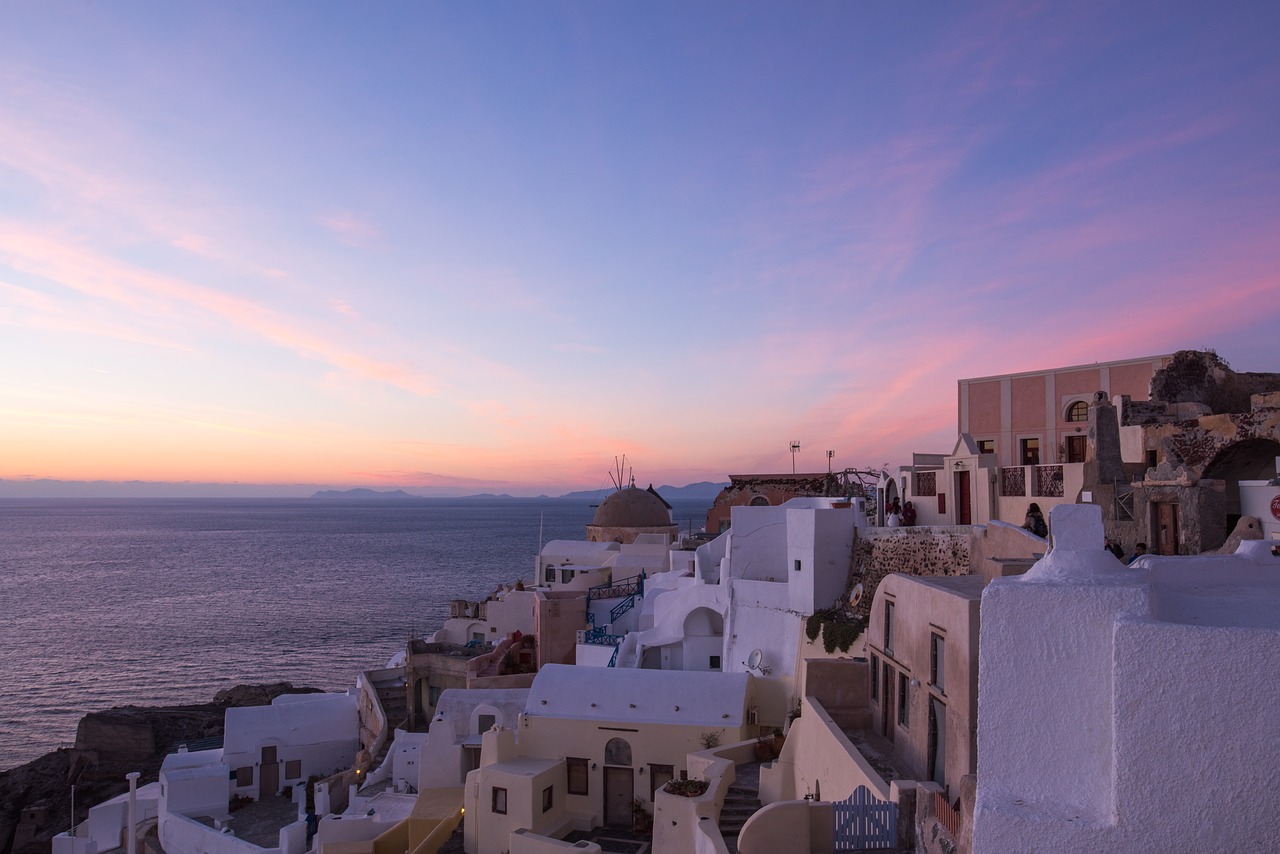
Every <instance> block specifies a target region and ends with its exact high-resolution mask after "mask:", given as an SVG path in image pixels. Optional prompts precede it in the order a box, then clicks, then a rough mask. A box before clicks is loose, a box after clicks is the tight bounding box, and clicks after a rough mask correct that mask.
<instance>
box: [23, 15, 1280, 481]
mask: <svg viewBox="0 0 1280 854" xmlns="http://www.w3.org/2000/svg"><path fill="white" fill-rule="evenodd" d="M1278 43H1280V4H1277V3H1275V2H1274V1H1273V0H1269V2H1228V3H1203V2H1196V3H1177V2H1158V3H1139V2H1124V3H1115V2H1106V3H1101V2H1099V3H1087V2H1071V3H1043V4H1041V3H1029V2H1011V3H1006V4H969V3H956V4H945V3H928V2H917V3H902V2H838V3H804V2H801V3H765V2H748V3H728V2H694V3H686V2H680V3H663V2H646V3H633V2H611V3H592V2H574V3H552V2H526V3H515V2H494V3H426V2H423V3H417V2H415V3H381V4H356V3H303V2H299V3H284V2H270V3H262V2H244V3H234V2H218V3H204V4H186V3H183V4H168V3H137V2H110V3H107V2H96V3H87V4H83V5H80V4H72V3H61V2H54V3H6V4H3V5H0V478H2V479H5V480H10V481H12V480H18V481H21V480H26V479H32V478H50V479H62V480H107V481H118V480H142V481H193V482H213V483H225V482H235V483H240V484H281V485H297V484H308V485H321V486H334V487H347V486H369V487H373V488H378V489H392V488H405V489H408V490H410V491H429V490H432V489H440V488H449V489H458V490H462V491H464V492H489V491H502V492H510V493H513V494H536V493H539V492H556V491H564V490H569V489H590V488H596V487H601V486H605V485H607V483H608V479H607V476H606V472H608V471H609V470H610V469H611V468H612V465H613V459H614V456H615V455H621V454H626V455H627V457H628V460H629V461H630V462H631V464H632V465H634V467H635V473H636V478H637V480H639V481H641V482H642V483H649V482H653V483H655V484H660V483H672V484H681V483H687V482H691V481H699V480H723V479H724V477H725V475H727V474H729V473H742V472H767V471H790V468H791V456H790V454H789V453H788V450H787V447H788V443H789V442H791V441H793V440H795V441H799V442H800V443H801V451H800V453H799V455H798V457H797V462H798V465H799V467H800V469H802V470H804V469H808V470H811V471H812V470H825V467H826V457H825V451H826V450H827V449H833V450H834V451H835V464H836V466H837V467H844V466H871V465H879V464H882V463H885V462H888V463H890V464H891V465H895V466H896V465H898V464H900V463H905V462H907V461H909V455H910V453H911V452H912V451H926V452H929V451H932V452H941V451H947V450H949V449H950V447H951V444H952V443H953V442H954V436H955V429H956V426H955V425H956V416H955V407H956V380H957V379H960V378H962V377H976V376H985V375H990V374H998V373H1008V372H1014V371H1024V370H1034V369H1039V368H1048V367H1055V366H1060V365H1074V364H1081V363H1088V362H1094V361H1106V360H1111V359H1121V358H1129V357H1134V356H1143V355H1149V354H1157V353H1165V352H1172V351H1174V350H1177V349H1182V348H1188V347H1194V348H1201V347H1211V348H1214V349H1216V350H1217V351H1218V352H1219V353H1220V354H1221V355H1222V356H1223V357H1224V358H1226V359H1227V360H1228V361H1229V362H1230V363H1231V365H1232V366H1233V367H1234V368H1236V369H1237V370H1255V371H1257V370H1272V371H1275V370H1280V346H1277V341H1280V50H1277V47H1276V45H1277V44H1278Z"/></svg>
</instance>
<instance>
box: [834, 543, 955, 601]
mask: <svg viewBox="0 0 1280 854" xmlns="http://www.w3.org/2000/svg"><path fill="white" fill-rule="evenodd" d="M974 530H975V529H974V528H973V527H972V526H969V525H958V526H941V525H937V526H932V525H925V526H920V527H912V528H858V529H857V532H856V534H857V536H856V539H855V540H854V542H853V569H854V575H855V580H858V581H861V582H862V601H863V602H865V603H866V606H867V607H870V605H871V602H872V600H874V599H875V594H876V587H877V586H879V584H880V579H882V578H884V577H885V576H886V575H889V574H890V573H894V572H901V573H905V574H907V575H922V576H947V575H968V574H970V573H971V572H972V568H971V566H970V538H971V537H972V536H973V531H974Z"/></svg>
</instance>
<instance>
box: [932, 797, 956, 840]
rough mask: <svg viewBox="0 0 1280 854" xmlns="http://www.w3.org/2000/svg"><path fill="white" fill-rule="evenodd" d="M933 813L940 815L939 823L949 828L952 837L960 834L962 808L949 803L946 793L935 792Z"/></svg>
mask: <svg viewBox="0 0 1280 854" xmlns="http://www.w3.org/2000/svg"><path fill="white" fill-rule="evenodd" d="M933 814H934V815H935V816H937V817H938V823H939V824H941V825H942V826H943V827H945V828H946V829H947V832H948V833H950V834H951V836H952V838H955V837H957V836H959V835H960V810H958V809H954V808H952V806H951V804H949V803H947V796H946V794H945V793H943V792H934V793H933Z"/></svg>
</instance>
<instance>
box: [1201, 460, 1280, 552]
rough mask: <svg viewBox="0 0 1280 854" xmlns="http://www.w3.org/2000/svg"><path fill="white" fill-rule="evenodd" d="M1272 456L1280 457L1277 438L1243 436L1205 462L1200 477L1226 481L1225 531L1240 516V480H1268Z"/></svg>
mask: <svg viewBox="0 0 1280 854" xmlns="http://www.w3.org/2000/svg"><path fill="white" fill-rule="evenodd" d="M1276 457H1280V442H1278V441H1276V440H1275V439H1265V438H1254V439H1244V440H1242V441H1239V442H1234V443H1232V444H1229V445H1226V446H1224V447H1223V448H1221V449H1220V450H1219V451H1218V453H1217V454H1216V455H1214V457H1213V459H1212V460H1210V461H1209V464H1208V465H1207V466H1205V469H1204V475H1203V477H1204V479H1206V480H1221V481H1223V482H1224V483H1225V484H1226V491H1225V494H1224V496H1223V497H1224V501H1225V508H1224V509H1225V510H1226V514H1227V530H1228V531H1230V530H1231V529H1232V528H1233V527H1234V526H1235V523H1236V521H1238V520H1239V518H1240V481H1242V480H1271V479H1272V478H1273V477H1275V476H1276Z"/></svg>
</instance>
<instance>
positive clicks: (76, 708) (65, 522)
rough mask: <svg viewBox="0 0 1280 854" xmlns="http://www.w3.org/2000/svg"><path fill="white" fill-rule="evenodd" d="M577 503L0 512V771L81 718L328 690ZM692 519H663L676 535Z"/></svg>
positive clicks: (490, 578) (561, 529)
mask: <svg viewBox="0 0 1280 854" xmlns="http://www.w3.org/2000/svg"><path fill="white" fill-rule="evenodd" d="M592 512H593V511H592V509H591V508H590V507H589V506H588V505H587V503H586V502H581V501H564V500H555V499H512V500H495V501H452V500H448V499H435V500H429V501H423V502H411V503H379V502H327V501H317V500H244V501H237V500H207V499H203V500H190V501H182V500H148V501H126V500H115V501H72V500H62V501H44V502H37V501H13V500H10V501H0V677H3V680H4V681H3V686H4V690H0V769H5V768H9V767H12V766H14V765H19V764H21V763H23V762H27V761H29V760H31V759H34V758H36V757H37V756H39V755H40V754H42V753H45V752H47V751H49V750H52V749H54V748H57V747H61V746H69V745H71V744H72V743H74V741H75V728H76V724H77V723H78V721H79V719H80V717H81V716H82V715H83V714H84V713H85V712H86V711H92V710H96V709H105V708H110V707H112V706H118V705H126V704H129V703H134V704H140V705H163V704H172V703H188V702H205V701H208V700H211V699H213V695H214V694H215V693H216V692H217V691H218V690H219V689H221V688H225V687H229V686H232V685H236V684H239V683H245V682H254V683H257V682H274V681H281V680H287V681H290V682H293V683H294V684H295V685H314V686H316V687H320V688H327V689H342V688H346V687H347V686H349V685H353V684H354V683H355V675H356V672H357V671H358V670H361V669H366V668H372V667H381V666H382V665H383V664H384V663H385V662H386V661H387V659H389V658H390V657H391V656H392V655H393V654H394V653H395V652H396V651H397V650H398V649H401V648H403V645H404V641H405V638H406V637H408V635H409V633H410V632H417V633H419V634H426V633H429V632H432V631H434V630H435V629H437V628H438V627H439V626H440V624H441V622H442V621H443V619H444V617H445V615H446V614H447V612H448V603H449V600H450V599H456V598H465V599H483V598H484V597H485V596H486V595H487V594H489V593H491V592H492V591H493V590H494V588H495V587H496V586H497V585H498V584H500V583H506V582H512V581H514V580H515V579H517V578H528V577H531V576H532V573H533V559H534V556H535V555H536V553H537V550H538V542H539V528H540V525H541V529H542V530H541V536H542V539H543V540H544V541H545V540H551V539H573V540H580V539H583V538H584V536H585V530H584V529H585V526H586V524H587V523H588V522H590V520H591V515H592ZM705 513H706V504H698V505H677V506H676V510H675V515H676V517H677V519H678V520H679V521H680V523H681V527H682V529H683V528H684V527H685V526H686V525H687V520H688V519H690V518H693V519H694V520H695V527H699V526H700V525H701V523H702V520H703V519H704V518H705Z"/></svg>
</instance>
